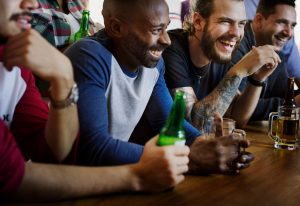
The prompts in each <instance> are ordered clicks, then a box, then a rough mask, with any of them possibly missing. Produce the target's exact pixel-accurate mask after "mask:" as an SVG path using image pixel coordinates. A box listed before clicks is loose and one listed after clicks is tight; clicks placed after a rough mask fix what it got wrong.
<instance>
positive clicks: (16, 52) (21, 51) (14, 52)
mask: <svg viewBox="0 0 300 206" xmlns="http://www.w3.org/2000/svg"><path fill="white" fill-rule="evenodd" d="M28 52H29V48H28V47H27V46H24V47H18V48H15V49H12V48H9V47H6V48H5V51H4V54H3V59H9V58H13V57H16V56H25V55H26V54H28Z"/></svg>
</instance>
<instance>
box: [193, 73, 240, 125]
mask: <svg viewBox="0 0 300 206" xmlns="http://www.w3.org/2000/svg"><path fill="white" fill-rule="evenodd" d="M241 79H242V78H241V77H240V76H238V75H232V74H230V73H229V74H227V75H226V76H225V77H224V78H223V80H222V81H221V82H220V83H219V85H218V86H217V87H216V88H215V89H214V91H213V92H212V93H211V94H210V95H208V96H207V97H205V98H204V99H203V100H199V101H197V102H196V103H195V104H194V106H193V108H192V112H191V119H192V122H193V121H194V119H195V118H194V115H195V114H199V115H202V116H203V115H204V116H213V115H214V113H216V112H218V113H220V114H221V115H222V116H223V115H224V114H225V112H226V110H227V109H228V107H229V105H230V104H231V102H232V100H233V98H234V96H235V95H236V94H237V91H238V87H239V84H240V82H241ZM193 124H195V122H193Z"/></svg>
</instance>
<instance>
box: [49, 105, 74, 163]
mask: <svg viewBox="0 0 300 206" xmlns="http://www.w3.org/2000/svg"><path fill="white" fill-rule="evenodd" d="M78 132H79V122H78V114H77V106H76V105H72V106H69V107H66V108H63V109H54V108H51V106H50V112H49V117H48V121H47V125H46V135H45V136H46V140H47V143H48V145H49V147H50V148H51V150H52V152H53V153H54V154H55V156H56V158H57V159H58V161H63V160H64V159H65V158H66V157H67V156H68V154H69V152H70V151H71V149H72V146H73V144H74V142H75V139H76V137H77V135H78Z"/></svg>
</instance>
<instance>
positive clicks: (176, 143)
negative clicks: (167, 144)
mask: <svg viewBox="0 0 300 206" xmlns="http://www.w3.org/2000/svg"><path fill="white" fill-rule="evenodd" d="M174 145H179V146H184V145H185V140H179V141H176V142H175V144H174Z"/></svg>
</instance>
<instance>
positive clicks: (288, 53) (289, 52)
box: [244, 0, 300, 78]
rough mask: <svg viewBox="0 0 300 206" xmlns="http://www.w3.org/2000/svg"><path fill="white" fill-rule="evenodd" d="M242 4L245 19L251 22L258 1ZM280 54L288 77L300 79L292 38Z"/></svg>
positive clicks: (252, 0) (293, 39)
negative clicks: (245, 15)
mask: <svg viewBox="0 0 300 206" xmlns="http://www.w3.org/2000/svg"><path fill="white" fill-rule="evenodd" d="M244 3H245V7H246V14H247V18H248V19H249V20H253V19H254V17H255V14H256V9H257V6H258V3H259V0H244ZM281 52H282V53H283V54H284V56H285V61H286V64H287V72H288V74H289V76H291V77H297V78H300V69H299V65H300V55H299V50H298V47H297V45H296V42H295V38H294V36H293V37H292V38H291V39H290V40H289V41H288V42H287V44H286V45H285V46H284V47H283V49H282V50H281Z"/></svg>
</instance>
